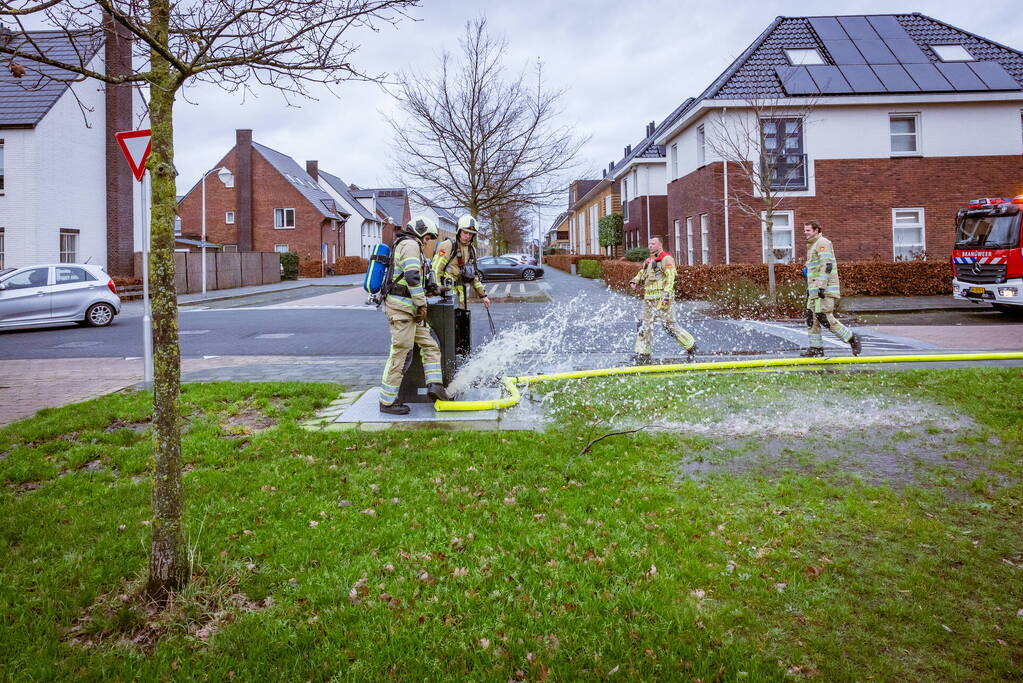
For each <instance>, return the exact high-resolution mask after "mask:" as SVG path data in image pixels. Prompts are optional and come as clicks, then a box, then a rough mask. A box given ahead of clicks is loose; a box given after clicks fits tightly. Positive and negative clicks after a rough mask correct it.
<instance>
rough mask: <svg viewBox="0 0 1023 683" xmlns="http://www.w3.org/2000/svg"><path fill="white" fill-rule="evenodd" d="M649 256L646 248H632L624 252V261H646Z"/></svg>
mask: <svg viewBox="0 0 1023 683" xmlns="http://www.w3.org/2000/svg"><path fill="white" fill-rule="evenodd" d="M649 256H650V250H649V249H647V248H646V247H633V248H632V249H629V250H628V251H627V252H625V260H626V261H646V260H647V258H649Z"/></svg>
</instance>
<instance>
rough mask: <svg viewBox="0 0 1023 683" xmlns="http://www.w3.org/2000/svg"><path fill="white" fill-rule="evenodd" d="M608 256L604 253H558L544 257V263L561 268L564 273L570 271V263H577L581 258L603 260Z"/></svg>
mask: <svg viewBox="0 0 1023 683" xmlns="http://www.w3.org/2000/svg"><path fill="white" fill-rule="evenodd" d="M607 258H609V257H607V256H605V255H604V254H558V255H556V256H548V257H547V258H545V259H544V263H546V264H547V265H549V266H550V267H552V268H557V269H558V270H563V271H565V272H566V273H570V272H572V264H575V263H579V261H582V260H583V259H589V260H591V261H603V260H605V259H607Z"/></svg>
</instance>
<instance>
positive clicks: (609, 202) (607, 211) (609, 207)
mask: <svg viewBox="0 0 1023 683" xmlns="http://www.w3.org/2000/svg"><path fill="white" fill-rule="evenodd" d="M613 200H614V198H613V197H612V196H611V195H608V196H606V197H604V215H605V216H610V215H611V212H612V211H613V210H614V201H613Z"/></svg>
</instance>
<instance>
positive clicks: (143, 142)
mask: <svg viewBox="0 0 1023 683" xmlns="http://www.w3.org/2000/svg"><path fill="white" fill-rule="evenodd" d="M114 137H115V138H117V144H119V145H120V146H121V152H122V153H123V154H124V158H125V159H127V160H128V165H129V166H131V172H132V173H134V174H135V180H138V181H140V182H141V181H142V176H144V175H145V174H146V159H148V158H149V152H150V151H151V150H152V148H153V146H152V142H151V139H152V134H151V132H150V131H149V130H148V129H147V130H129V131H126V132H124V133H114Z"/></svg>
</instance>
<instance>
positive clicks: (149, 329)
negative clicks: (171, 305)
mask: <svg viewBox="0 0 1023 683" xmlns="http://www.w3.org/2000/svg"><path fill="white" fill-rule="evenodd" d="M148 181H149V172H148V171H147V172H146V174H145V175H144V176H143V178H142V182H141V183H139V188H140V189H141V190H142V300H143V302H142V304H143V308H144V309H145V310H144V311H143V313H142V349H143V356H144V357H145V361H144V362H145V375H144V377H143V386H144V387H145V388H146V389H152V388H153V314H152V308H151V307H150V304H149V211H150V207H149V204H150V201H151V199H150V196H149V182H148Z"/></svg>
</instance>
